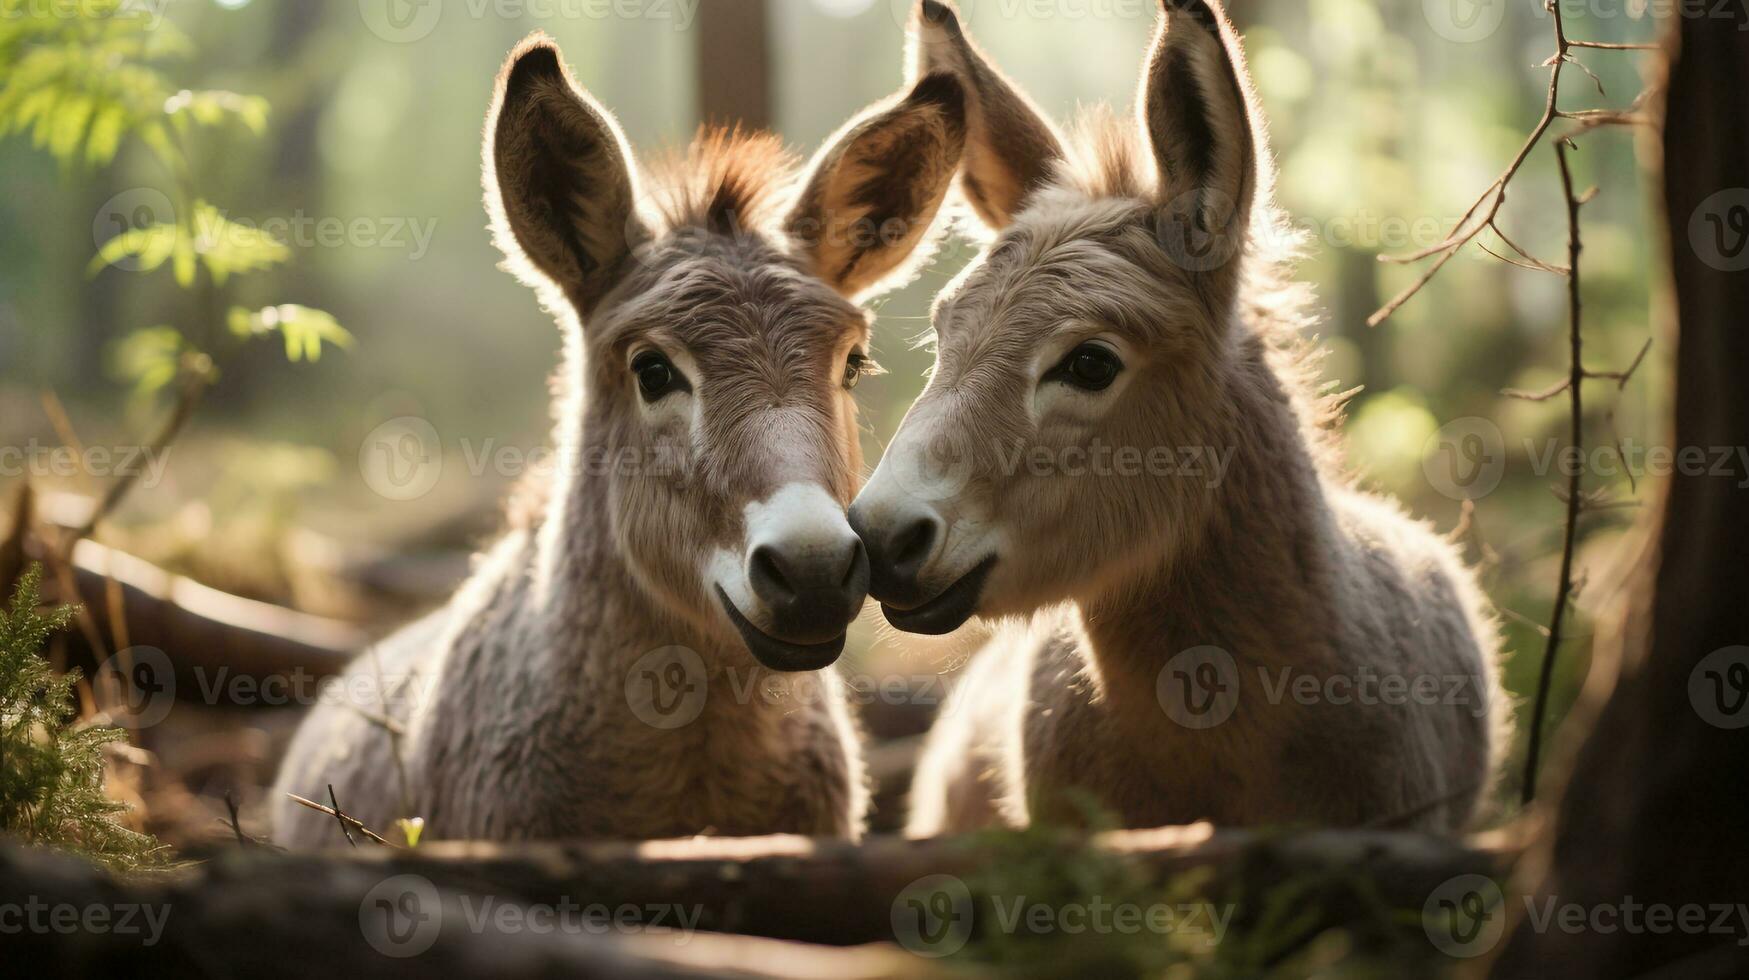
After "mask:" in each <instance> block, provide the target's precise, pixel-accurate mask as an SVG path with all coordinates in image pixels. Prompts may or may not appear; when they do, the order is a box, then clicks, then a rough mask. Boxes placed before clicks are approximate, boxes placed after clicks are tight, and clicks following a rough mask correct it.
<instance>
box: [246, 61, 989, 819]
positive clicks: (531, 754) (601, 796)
mask: <svg viewBox="0 0 1749 980" xmlns="http://www.w3.org/2000/svg"><path fill="white" fill-rule="evenodd" d="M964 139H965V96H964V91H963V88H962V86H961V85H960V83H959V82H957V81H956V80H955V79H954V78H953V77H952V76H950V75H938V76H932V77H929V78H925V79H923V80H922V81H920V82H918V83H917V84H916V85H915V86H914V87H913V88H912V89H911V90H910V91H909V92H908V93H906V94H902V95H900V96H896V97H894V98H893V99H891V100H889V101H887V102H885V103H882V104H879V105H876V106H874V107H871V108H870V109H869V110H867V111H866V112H864V113H862V114H861V115H860V116H859V117H857V118H856V119H854V120H852V121H851V122H850V123H848V124H847V125H846V126H845V127H844V128H843V129H842V130H841V131H840V132H839V133H838V134H837V135H836V136H834V137H833V138H832V139H831V140H829V141H828V143H827V145H826V146H825V148H824V149H823V150H822V151H821V152H820V153H819V154H818V156H816V157H815V159H814V160H813V161H812V162H811V164H810V165H809V167H808V168H807V169H806V171H805V173H802V174H799V175H798V174H796V173H795V168H794V166H793V161H791V160H790V159H789V158H788V157H787V155H786V154H785V153H784V152H783V150H782V149H781V147H780V145H779V144H778V143H777V141H776V140H775V139H774V138H771V137H767V136H756V137H748V136H741V135H737V134H728V133H722V132H708V131H707V132H704V133H702V134H701V136H700V138H699V140H698V141H697V142H696V143H695V144H694V145H693V147H692V148H691V150H690V151H689V152H688V154H687V155H686V156H685V158H683V159H679V160H676V161H674V162H673V163H672V164H671V165H670V166H669V167H667V168H666V170H665V171H664V172H663V173H662V174H660V175H659V176H658V177H657V178H656V179H654V180H650V181H646V180H645V179H644V178H642V177H641V176H640V174H639V171H638V168H637V166H636V165H635V164H634V162H633V159H632V156H631V153H630V151H629V150H628V148H627V146H626V144H625V141H624V139H623V137H622V136H621V133H620V130H619V127H618V125H617V124H616V123H615V121H614V119H613V117H612V116H611V115H609V114H608V113H607V112H606V111H605V110H604V109H602V108H601V107H600V106H599V105H597V104H596V103H595V102H594V101H593V100H591V99H590V98H589V97H588V96H587V95H585V94H584V93H583V92H581V91H580V90H579V89H578V88H577V86H576V85H575V83H574V82H573V81H572V79H571V77H570V74H569V72H568V71H567V69H566V68H565V67H564V65H563V62H562V59H561V57H560V54H559V52H558V50H557V49H556V48H555V47H554V46H553V44H552V43H551V42H550V41H549V40H547V39H546V38H545V37H544V36H541V35H536V36H533V37H531V38H529V39H528V40H527V41H525V42H523V43H522V45H521V46H519V47H518V48H517V49H516V51H515V52H514V53H513V54H512V55H511V57H510V59H509V61H508V63H507V64H506V66H505V68H504V70H503V72H502V73H501V74H500V76H499V79H498V86H497V97H496V99H495V102H494V105H493V108H492V111H491V115H490V117H489V119H488V121H487V125H486V138H485V189H486V204H487V208H488V210H489V211H490V213H491V218H492V227H493V230H494V233H495V237H496V239H497V242H498V245H499V247H500V248H501V249H502V250H503V251H504V253H505V255H506V256H507V257H508V259H509V266H510V268H511V269H512V270H513V271H515V272H516V273H517V274H518V275H519V276H520V277H521V278H522V279H524V281H526V282H527V283H529V284H530V285H531V286H533V287H534V288H535V289H536V290H537V292H538V294H539V296H540V298H541V299H542V301H543V303H544V305H545V306H546V307H547V308H548V309H549V310H551V311H552V313H553V314H554V316H555V317H556V318H557V320H558V321H559V323H560V325H561V327H562V328H563V332H564V337H565V356H564V361H563V366H562V368H561V370H560V372H559V375H558V381H557V384H556V391H557V396H556V407H555V415H556V419H557V431H556V440H557V453H556V456H557V459H558V461H559V463H558V465H557V466H556V467H555V468H554V478H553V480H552V481H551V482H550V484H549V485H548V486H547V487H546V488H545V490H546V492H545V501H544V503H543V504H541V506H540V507H539V508H538V512H537V513H535V514H534V516H533V517H532V518H530V519H529V520H528V521H527V522H525V526H522V527H519V528H515V529H513V530H512V531H511V532H510V533H509V534H508V535H507V536H506V537H505V538H504V539H503V540H501V541H500V542H499V543H498V544H497V545H496V546H495V547H493V548H492V549H491V550H490V551H489V553H487V554H485V555H484V556H483V557H482V558H481V560H480V561H479V564H478V567H477V569H476V571H475V572H474V574H473V576H472V577H471V579H470V580H469V581H468V582H467V583H466V584H465V585H464V586H463V587H462V588H461V589H460V591H458V592H457V593H456V595H455V596H454V598H453V599H451V600H450V602H449V603H448V605H447V606H445V607H444V608H443V609H442V610H441V611H439V612H437V613H435V614H433V615H431V616H429V617H427V618H425V619H423V620H421V621H419V622H418V623H415V624H413V625H412V626H409V627H407V628H406V629H404V630H403V631H402V632H400V633H398V634H397V635H395V636H394V637H393V638H391V639H389V640H387V641H385V642H384V643H382V644H381V645H380V647H379V648H377V649H376V650H374V651H372V652H369V653H367V654H365V655H363V656H361V657H360V658H359V659H358V661H357V662H355V663H354V665H353V666H352V667H351V668H350V670H349V673H348V675H347V677H346V678H345V684H344V685H342V689H343V690H345V691H346V692H347V693H346V697H344V698H336V699H324V701H323V703H322V704H320V705H319V706H318V707H317V708H315V709H314V710H313V711H312V713H311V714H310V716H309V717H308V718H307V719H306V720H305V721H304V723H303V727H302V728H301V729H300V730H299V732H298V734H297V736H296V738H295V740H294V742H293V743H292V745H291V748H290V751H289V754H288V756H287V758H286V761H285V763H284V766H283V768H282V770H281V772H280V776H279V780H278V783H277V785H276V787H275V794H274V804H273V808H274V824H275V832H276V835H277V838H278V840H279V841H280V842H281V843H283V844H286V845H289V846H294V847H296V846H312V845H319V844H329V845H332V844H334V843H335V842H337V841H338V840H340V835H339V829H338V827H337V826H336V824H335V821H334V820H333V818H331V817H327V816H324V815H323V814H321V813H318V812H315V811H312V810H309V809H307V808H305V807H302V806H300V805H297V804H295V803H293V802H291V801H289V800H288V798H287V795H286V794H288V793H296V794H298V795H300V796H303V797H306V798H310V799H317V800H326V799H327V798H328V789H327V787H328V786H329V785H330V784H331V785H332V786H333V787H334V792H335V794H336V796H337V798H338V800H339V802H340V806H341V808H342V809H343V810H344V811H346V812H347V813H349V814H351V815H353V816H356V817H358V818H359V819H360V820H362V821H363V822H364V823H366V824H367V825H373V826H375V827H376V828H378V829H386V828H387V827H388V826H389V825H390V823H391V822H392V821H393V820H394V819H396V818H399V817H401V816H419V817H423V818H424V820H425V821H426V832H427V833H428V834H430V835H433V836H438V837H448V838H461V837H468V838H498V839H518V838H550V837H558V836H593V837H616V838H651V837H673V836H684V835H692V834H699V833H720V834H732V835H746V834H766V833H777V832H791V833H798V834H814V835H836V836H850V837H855V836H857V835H859V834H860V833H861V831H862V826H863V818H864V812H865V810H866V802H867V793H866V788H865V785H864V777H863V768H862V762H861V755H860V749H859V746H858V744H857V736H856V733H855V731H854V729H853V727H852V725H851V722H850V719H849V717H848V714H847V711H846V709H845V706H844V702H843V700H842V697H841V694H840V692H839V691H838V689H837V688H836V686H835V684H836V682H837V681H836V677H835V675H833V674H831V673H830V672H829V671H823V670H822V668H825V667H827V666H829V665H830V664H831V663H832V662H833V661H835V660H836V659H837V657H838V655H839V653H840V652H841V651H842V649H843V645H844V638H845V629H846V626H847V625H848V623H849V622H850V621H851V620H852V619H853V618H854V617H855V616H856V614H857V611H858V610H859V609H860V608H861V606H862V603H863V599H864V596H865V594H866V588H867V576H868V572H867V559H866V556H865V554H864V552H863V550H862V547H861V544H860V542H859V541H858V540H857V538H856V536H855V535H854V534H853V533H852V531H851V529H850V526H849V524H848V522H847V520H846V518H845V513H844V512H845V508H846V507H847V505H848V504H849V502H850V499H851V496H852V495H853V494H854V493H855V491H856V484H857V482H858V479H859V477H860V475H861V472H862V462H861V456H860V452H859V449H858V440H857V429H856V406H855V402H854V401H853V399H852V397H851V394H850V389H851V388H852V387H854V385H855V383H856V381H857V378H858V377H859V376H860V375H861V374H862V373H863V372H864V370H865V369H866V367H867V364H866V358H865V355H864V351H865V348H866V344H867V342H868V332H869V317H868V314H867V313H865V312H864V311H863V310H862V309H861V308H860V307H858V306H857V305H855V304H854V303H853V300H854V299H855V298H857V297H860V296H863V295H865V294H867V293H869V292H870V291H872V290H874V289H876V288H878V287H880V286H882V285H883V284H885V283H887V282H888V281H890V280H892V279H895V278H897V277H899V276H903V275H905V274H906V273H907V271H908V268H909V266H910V263H911V262H912V261H914V259H915V255H914V253H916V252H918V250H919V246H920V245H923V244H925V243H926V242H927V241H929V240H930V239H929V234H930V229H931V226H932V224H933V223H934V219H935V217H936V215H937V213H938V211H939V209H940V207H941V203H942V201H943V199H944V198H945V197H946V195H947V193H948V191H949V189H950V187H951V185H952V182H953V175H954V171H955V168H956V167H957V165H958V161H959V158H960V155H961V152H962V148H963V144H964ZM901 150H902V151H903V152H900V151H901ZM797 177H799V180H797V179H795V178H797ZM646 183H647V184H648V186H649V190H648V192H647V194H645V193H641V192H640V189H639V188H640V186H641V185H645V184H646ZM792 187H793V188H794V190H793V191H792V190H790V188H792Z"/></svg>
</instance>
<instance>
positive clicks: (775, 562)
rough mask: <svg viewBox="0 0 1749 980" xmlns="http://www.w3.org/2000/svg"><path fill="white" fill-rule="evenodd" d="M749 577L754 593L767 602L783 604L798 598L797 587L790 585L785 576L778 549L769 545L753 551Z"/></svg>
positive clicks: (748, 571)
mask: <svg viewBox="0 0 1749 980" xmlns="http://www.w3.org/2000/svg"><path fill="white" fill-rule="evenodd" d="M747 577H748V578H749V579H750V580H751V584H752V586H753V591H754V593H755V594H757V595H758V596H759V597H760V598H761V599H764V600H765V601H766V602H769V603H773V604H781V603H787V602H791V601H793V600H794V599H795V597H796V590H795V586H793V585H791V584H790V579H789V576H788V575H785V574H784V570H783V562H782V560H781V559H780V557H779V555H778V551H777V549H776V548H773V547H771V546H769V545H761V546H759V547H758V548H755V549H754V550H753V559H752V561H751V562H750V563H749V567H748V570H747Z"/></svg>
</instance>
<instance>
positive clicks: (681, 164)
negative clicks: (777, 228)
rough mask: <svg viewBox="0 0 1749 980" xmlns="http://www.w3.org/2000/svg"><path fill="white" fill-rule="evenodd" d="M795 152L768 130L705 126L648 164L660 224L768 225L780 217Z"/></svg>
mask: <svg viewBox="0 0 1749 980" xmlns="http://www.w3.org/2000/svg"><path fill="white" fill-rule="evenodd" d="M796 166H797V158H796V156H795V155H794V154H792V153H790V152H789V151H788V150H786V149H785V148H784V146H783V142H782V141H781V140H780V139H778V137H776V136H775V135H772V134H770V133H746V132H743V131H742V130H741V129H740V128H739V127H736V128H734V129H724V128H721V127H710V126H701V127H699V130H698V133H697V135H696V136H694V137H693V140H692V143H691V144H689V145H688V146H687V148H686V149H685V151H684V152H678V153H670V154H669V155H667V156H665V157H662V158H659V159H658V160H657V161H656V163H655V164H654V165H652V166H651V167H650V173H649V176H650V178H651V180H650V183H651V193H650V197H651V204H652V206H653V210H654V212H655V214H654V215H653V217H655V218H657V219H658V220H659V222H660V225H659V230H661V231H669V232H671V231H676V230H679V229H682V228H703V229H706V230H709V231H716V232H720V233H724V234H735V233H737V232H740V231H743V230H746V229H755V228H763V227H768V226H770V225H771V224H773V223H774V222H775V221H776V220H777V218H778V216H779V215H778V210H779V208H780V206H781V205H782V204H783V203H784V201H785V198H786V197H787V195H786V193H785V191H786V190H787V189H788V188H789V186H790V185H791V183H792V182H793V181H794V180H795V176H796Z"/></svg>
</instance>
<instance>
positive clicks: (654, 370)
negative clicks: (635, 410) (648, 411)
mask: <svg viewBox="0 0 1749 980" xmlns="http://www.w3.org/2000/svg"><path fill="white" fill-rule="evenodd" d="M632 373H633V374H635V375H637V376H638V393H639V394H641V395H643V396H644V401H646V402H656V401H660V400H661V399H662V397H663V396H664V395H667V394H668V393H670V392H674V391H690V390H691V386H690V385H688V384H687V383H686V376H685V375H683V374H681V373H680V372H679V371H676V370H675V369H674V365H673V364H671V363H669V361H668V358H666V357H663V356H662V355H661V354H659V353H657V352H656V351H653V350H650V351H645V352H643V353H642V354H639V355H638V356H637V357H636V358H634V359H633V360H632Z"/></svg>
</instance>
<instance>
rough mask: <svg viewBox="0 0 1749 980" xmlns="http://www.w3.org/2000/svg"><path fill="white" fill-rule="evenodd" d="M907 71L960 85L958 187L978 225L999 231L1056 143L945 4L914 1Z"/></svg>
mask: <svg viewBox="0 0 1749 980" xmlns="http://www.w3.org/2000/svg"><path fill="white" fill-rule="evenodd" d="M907 62H908V66H907V71H908V73H909V76H910V77H912V78H918V77H921V76H923V75H925V74H928V73H930V72H948V73H950V74H952V75H954V76H955V77H956V78H958V79H959V80H960V81H961V82H963V83H964V84H965V86H966V91H967V101H966V124H967V137H966V152H965V164H964V167H963V169H962V173H961V179H960V186H961V190H962V191H963V192H964V194H965V197H966V200H967V202H968V203H970V204H971V206H972V210H973V211H975V212H976V213H977V215H978V217H979V218H980V219H982V220H983V222H984V224H986V225H988V226H989V227H990V228H992V229H996V230H1000V229H1002V228H1006V227H1007V226H1008V225H1009V223H1010V222H1012V221H1013V220H1014V216H1015V215H1016V214H1018V213H1019V212H1020V211H1021V209H1022V208H1023V207H1024V206H1025V205H1026V202H1027V199H1028V198H1029V197H1030V196H1031V195H1032V194H1033V193H1035V192H1036V191H1038V190H1039V189H1040V188H1042V187H1044V186H1045V185H1046V184H1048V183H1049V182H1050V180H1051V177H1052V176H1053V174H1054V173H1055V170H1056V166H1057V164H1058V162H1059V161H1061V160H1062V158H1063V141H1062V138H1061V137H1060V136H1058V134H1057V131H1056V129H1055V128H1054V127H1053V126H1052V125H1051V123H1050V121H1049V120H1048V119H1047V118H1046V117H1045V115H1044V113H1042V112H1040V111H1039V110H1038V108H1037V107H1036V106H1034V105H1033V103H1032V100H1030V99H1028V98H1027V97H1026V95H1025V94H1024V93H1023V92H1021V90H1020V89H1019V88H1018V87H1017V86H1016V85H1015V84H1014V83H1013V82H1010V81H1009V80H1008V79H1007V78H1006V77H1005V76H1004V75H1003V74H1002V72H1001V71H999V70H997V68H996V67H995V65H994V63H992V62H991V61H990V59H989V58H987V57H986V56H985V55H984V53H983V52H982V51H980V50H979V49H978V46H977V45H976V44H974V43H973V42H972V39H971V37H970V36H969V35H968V34H967V33H966V32H965V29H964V28H963V27H962V26H961V24H960V18H959V13H958V11H956V10H955V9H954V7H953V5H952V4H951V3H945V2H941V0H921V2H920V3H919V4H918V6H917V10H916V13H915V14H914V15H913V17H912V22H911V32H910V46H909V50H908V52H907Z"/></svg>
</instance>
